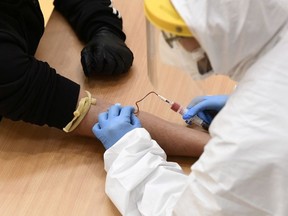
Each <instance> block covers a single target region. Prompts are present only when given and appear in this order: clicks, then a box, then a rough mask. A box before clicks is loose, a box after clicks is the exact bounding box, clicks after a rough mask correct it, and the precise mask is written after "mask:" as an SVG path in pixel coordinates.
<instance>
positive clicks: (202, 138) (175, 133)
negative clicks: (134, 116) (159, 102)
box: [138, 112, 210, 157]
mask: <svg viewBox="0 0 288 216" xmlns="http://www.w3.org/2000/svg"><path fill="white" fill-rule="evenodd" d="M138 117H139V118H140V120H141V123H142V125H143V127H144V128H145V129H146V130H148V131H149V133H150V134H151V136H152V138H153V139H154V140H156V141H157V143H158V144H159V145H160V146H161V147H162V148H163V149H164V151H165V152H166V153H167V154H168V155H170V156H172V155H173V156H176V155H177V156H193V157H199V156H200V155H201V154H202V152H203V149H204V146H205V145H206V143H207V142H208V141H209V139H210V135H209V134H208V133H207V132H203V131H200V130H196V129H192V128H188V127H185V126H183V125H178V124H174V123H171V122H168V121H165V120H163V119H161V118H159V117H157V116H154V115H152V114H149V113H145V112H141V113H140V114H139V115H138Z"/></svg>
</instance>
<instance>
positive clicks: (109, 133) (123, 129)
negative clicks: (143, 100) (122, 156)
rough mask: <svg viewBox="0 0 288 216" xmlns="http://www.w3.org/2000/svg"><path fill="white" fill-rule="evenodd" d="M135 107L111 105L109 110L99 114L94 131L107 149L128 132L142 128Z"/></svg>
mask: <svg viewBox="0 0 288 216" xmlns="http://www.w3.org/2000/svg"><path fill="white" fill-rule="evenodd" d="M133 112H134V107H131V106H126V107H121V106H120V105H119V104H116V105H114V106H111V107H110V108H109V110H108V111H107V112H104V113H101V114H99V116H98V123H97V124H95V125H94V127H93V129H92V131H93V133H94V135H95V136H96V137H97V138H98V139H99V140H100V141H101V142H102V143H103V145H104V147H105V149H108V148H110V147H111V146H113V145H114V144H115V143H116V142H117V141H118V140H119V139H120V138H121V137H122V136H124V135H125V134H126V133H127V132H129V131H131V130H133V129H135V128H140V127H141V123H140V120H139V119H138V118H137V117H136V116H135V115H134V113H133Z"/></svg>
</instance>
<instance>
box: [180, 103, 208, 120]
mask: <svg viewBox="0 0 288 216" xmlns="http://www.w3.org/2000/svg"><path fill="white" fill-rule="evenodd" d="M205 109H206V107H205V101H204V102H202V103H198V104H196V105H195V106H193V107H191V108H189V109H188V111H187V112H186V113H185V114H184V115H183V119H184V120H188V119H190V118H192V117H193V116H195V115H197V114H198V113H199V112H201V111H203V110H205Z"/></svg>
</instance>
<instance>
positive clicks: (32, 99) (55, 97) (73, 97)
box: [0, 31, 80, 129]
mask: <svg viewBox="0 0 288 216" xmlns="http://www.w3.org/2000/svg"><path fill="white" fill-rule="evenodd" d="M79 90H80V86H79V85H78V84H76V83H74V82H72V81H70V80H68V79H66V78H64V77H62V76H60V75H59V74H57V73H56V71H55V70H54V69H53V68H51V67H50V66H49V65H48V64H47V63H45V62H41V61H38V60H36V59H35V58H34V57H33V56H31V55H29V54H27V52H25V49H23V46H21V43H19V40H18V38H17V36H13V35H11V32H3V31H0V116H3V117H6V118H9V119H12V120H23V121H25V122H30V123H33V124H37V125H44V124H47V125H49V126H51V127H57V128H59V129H62V128H63V127H64V126H65V125H66V124H67V123H68V122H69V121H71V119H72V118H73V111H74V110H75V108H76V106H77V101H78V95H79Z"/></svg>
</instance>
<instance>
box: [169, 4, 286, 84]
mask: <svg viewBox="0 0 288 216" xmlns="http://www.w3.org/2000/svg"><path fill="white" fill-rule="evenodd" d="M171 1H172V3H173V5H174V7H175V8H176V10H177V11H178V13H179V14H180V16H181V17H182V19H183V20H184V21H185V23H186V24H187V26H188V27H189V29H190V30H191V32H192V33H193V35H194V36H195V37H196V38H197V40H198V41H199V42H200V44H201V46H202V48H203V49H204V50H205V51H206V53H207V55H208V57H209V59H210V62H211V65H212V68H213V70H214V72H215V73H217V74H225V75H228V76H230V77H231V78H232V79H234V80H238V81H239V79H240V78H241V77H242V76H243V72H245V71H246V70H247V68H249V67H250V66H251V65H252V64H253V63H254V62H255V60H256V59H258V58H259V57H260V56H262V55H264V54H265V53H266V52H267V51H268V50H270V49H271V47H273V46H275V44H276V43H277V41H278V40H279V38H280V37H281V34H282V32H283V30H284V29H285V28H286V26H287V20H288V9H287V7H288V2H287V1H286V0H285V1H280V0H278V1H276V0H275V1H272V0H245V1H239V0H222V1H215V0H171Z"/></svg>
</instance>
